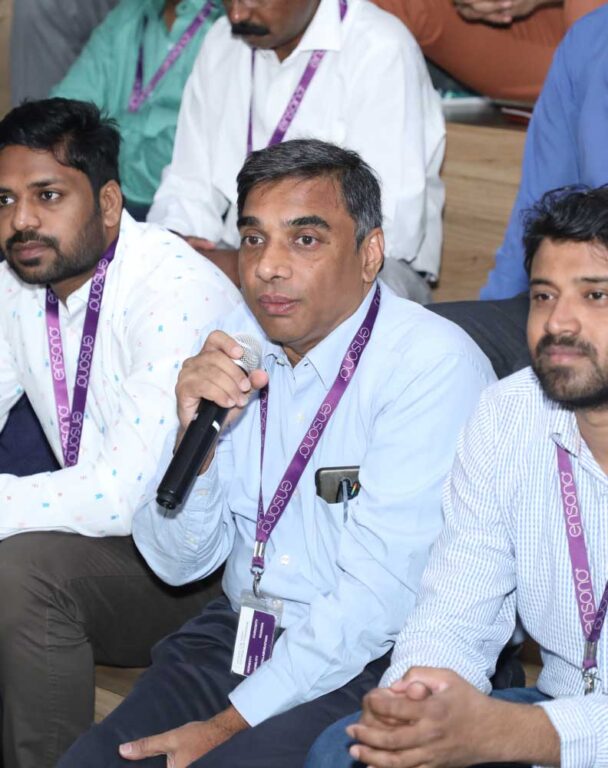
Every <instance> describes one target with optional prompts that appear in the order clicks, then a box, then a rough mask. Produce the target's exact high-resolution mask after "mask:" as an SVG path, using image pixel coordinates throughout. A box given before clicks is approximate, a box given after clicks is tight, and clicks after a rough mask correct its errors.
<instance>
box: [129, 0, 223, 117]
mask: <svg viewBox="0 0 608 768" xmlns="http://www.w3.org/2000/svg"><path fill="white" fill-rule="evenodd" d="M214 7H215V3H214V1H213V0H208V1H207V2H206V3H205V5H204V6H203V7H202V8H201V10H200V11H199V12H198V13H197V14H196V16H195V17H194V19H193V21H192V22H191V23H190V25H189V26H188V29H187V30H186V31H185V32H184V34H183V35H182V36H181V37H180V39H179V40H178V41H177V43H175V45H174V46H173V47H172V48H171V50H170V51H169V53H168V54H167V56H166V58H165V60H164V61H163V63H162V64H161V65H160V67H159V68H158V69H157V70H156V72H155V73H154V75H153V76H152V79H151V80H150V82H149V83H148V85H146V87H145V88H144V87H143V85H144V43H143V40H142V42H141V44H140V46H139V55H138V57H137V70H136V73H135V82H134V83H133V90H132V91H131V96H130V97H129V112H137V111H138V110H139V109H140V107H141V106H142V104H143V103H144V102H145V101H146V100H147V99H148V98H149V97H150V94H151V93H152V92H153V91H154V89H155V88H156V86H157V85H158V84H159V83H160V81H161V80H162V79H163V77H164V76H165V75H166V74H167V72H168V71H169V70H170V69H171V67H172V66H173V65H174V64H175V62H176V61H177V60H178V59H179V57H180V56H181V55H182V53H183V51H184V48H185V47H186V46H187V45H188V43H189V42H190V41H191V40H192V38H193V37H194V35H196V33H197V32H198V30H199V29H200V28H201V27H202V26H203V24H204V23H205V22H206V21H207V19H208V18H209V14H210V13H211V11H212V10H213V9H214ZM147 24H148V19H147V18H146V19H145V20H144V34H145V29H146V26H147Z"/></svg>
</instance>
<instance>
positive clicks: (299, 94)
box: [247, 0, 348, 156]
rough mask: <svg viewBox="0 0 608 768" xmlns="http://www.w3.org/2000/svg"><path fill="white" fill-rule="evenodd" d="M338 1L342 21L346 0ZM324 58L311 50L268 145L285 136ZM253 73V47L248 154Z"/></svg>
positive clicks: (249, 140) (250, 140)
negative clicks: (302, 72)
mask: <svg viewBox="0 0 608 768" xmlns="http://www.w3.org/2000/svg"><path fill="white" fill-rule="evenodd" d="M339 2H340V20H341V21H344V17H345V16H346V11H347V10H348V4H347V0H339ZM324 58H325V51H313V52H312V53H311V55H310V59H309V60H308V64H307V65H306V69H305V70H304V74H303V75H302V77H301V78H300V82H299V83H298V84H297V85H296V89H295V91H294V92H293V94H292V96H291V99H289V103H288V104H287V107H286V108H285V112H283V115H282V116H281V119H280V120H279V124H278V125H277V127H276V128H275V130H274V133H273V134H272V136H271V137H270V141H269V142H268V145H267V146H269V147H272V146H274V145H275V144H280V143H281V142H282V141H283V139H284V138H285V134H286V133H287V131H288V130H289V126H290V125H291V124H292V122H293V119H294V117H295V116H296V115H297V113H298V110H299V109H300V105H301V104H302V101H303V100H304V96H306V91H308V89H309V87H310V84H311V83H312V80H313V78H314V76H315V75H316V74H317V70H318V69H319V66H320V64H321V62H322V61H323V59H324ZM254 74H255V48H254V49H253V50H252V51H251V99H250V101H249V125H248V128H247V155H248V156H249V155H250V154H251V152H252V150H253V78H254Z"/></svg>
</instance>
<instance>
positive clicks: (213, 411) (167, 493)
mask: <svg viewBox="0 0 608 768" xmlns="http://www.w3.org/2000/svg"><path fill="white" fill-rule="evenodd" d="M234 340H235V341H236V343H237V344H239V346H241V347H242V348H243V355H242V357H241V358H240V360H235V361H234V363H235V365H238V366H240V367H241V368H242V369H243V370H244V371H245V373H247V374H249V373H251V372H252V371H254V370H255V369H256V368H259V367H260V362H261V359H262V345H261V344H260V342H259V340H258V339H256V337H255V336H249V335H248V334H244V333H237V334H235V336H234ZM229 410H230V409H229V408H222V407H221V406H220V405H217V404H216V403H213V402H211V401H210V400H204V399H203V400H201V401H200V403H199V406H198V410H197V412H196V416H195V417H194V418H193V419H192V421H191V422H190V424H189V425H188V428H187V429H186V431H185V433H184V437H183V439H182V441H181V443H180V444H179V445H178V447H177V450H176V451H175V453H174V454H173V458H172V459H171V463H170V464H169V466H168V467H167V471H166V472H165V475H164V477H163V479H162V480H161V482H160V485H159V486H158V490H157V491H156V501H157V503H158V504H160V505H161V507H165V508H166V509H175V508H176V507H178V506H180V505H181V504H183V502H184V499H185V498H186V496H187V495H188V493H189V491H190V488H192V485H193V484H194V481H195V480H196V477H197V475H198V473H199V470H200V468H201V464H202V463H203V462H204V461H205V459H206V458H207V454H208V453H209V451H210V450H211V447H212V446H213V443H214V441H215V438H216V437H217V436H218V434H219V431H220V429H221V428H222V424H223V423H224V419H225V418H226V415H227V414H228V411H229Z"/></svg>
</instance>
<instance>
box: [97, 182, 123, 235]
mask: <svg viewBox="0 0 608 768" xmlns="http://www.w3.org/2000/svg"><path fill="white" fill-rule="evenodd" d="M99 207H100V209H101V216H102V220H103V224H104V227H106V228H107V229H110V228H113V227H117V226H118V225H119V224H120V217H121V214H122V192H121V191H120V185H119V184H118V182H117V181H108V182H106V183H105V184H104V185H103V187H102V188H101V189H100V190H99Z"/></svg>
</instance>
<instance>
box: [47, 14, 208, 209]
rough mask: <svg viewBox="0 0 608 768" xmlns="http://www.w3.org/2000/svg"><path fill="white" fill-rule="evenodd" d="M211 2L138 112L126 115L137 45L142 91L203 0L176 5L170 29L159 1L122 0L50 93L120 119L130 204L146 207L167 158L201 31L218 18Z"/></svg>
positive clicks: (123, 170) (124, 176) (125, 186)
mask: <svg viewBox="0 0 608 768" xmlns="http://www.w3.org/2000/svg"><path fill="white" fill-rule="evenodd" d="M214 2H215V8H214V9H213V11H212V12H211V14H210V15H209V17H208V18H207V20H206V22H205V23H204V24H203V25H202V27H200V28H199V30H198V31H197V33H196V35H195V36H194V38H193V39H192V40H191V41H190V43H189V44H188V45H187V46H186V48H185V50H184V51H183V53H182V55H181V56H180V57H179V59H178V60H177V61H176V62H175V63H174V64H173V66H172V67H171V69H170V70H169V71H168V72H167V73H166V74H165V76H164V77H163V79H162V80H161V81H160V83H159V84H158V86H157V87H156V89H155V90H154V91H153V93H152V94H151V95H150V97H149V98H148V99H147V101H146V102H144V104H142V106H141V107H140V108H139V110H138V111H137V112H135V113H131V112H129V111H128V105H129V97H130V96H131V91H132V90H133V84H134V82H135V72H136V68H137V58H138V54H139V47H140V45H141V43H142V41H143V50H144V87H145V86H146V85H147V84H148V82H149V81H150V79H151V78H152V76H153V75H154V73H155V72H156V70H157V69H158V67H159V66H160V65H161V64H162V62H163V61H164V59H165V57H166V56H167V53H168V52H169V49H170V48H171V46H173V45H174V44H175V43H176V42H177V41H178V40H179V39H180V37H181V36H182V34H183V33H184V32H185V31H186V29H187V27H188V25H189V24H190V22H191V21H192V20H193V19H194V17H195V16H196V14H197V13H198V12H199V11H200V10H201V8H202V7H203V5H204V0H182V2H180V3H179V5H178V6H177V9H176V10H177V18H176V20H175V23H174V24H173V28H172V29H171V31H169V30H168V29H167V27H166V25H165V22H164V20H163V17H162V13H163V9H164V6H165V3H164V0H122V2H120V3H119V4H118V5H117V6H116V8H114V10H113V11H111V12H110V13H109V14H108V16H106V18H105V20H104V21H103V22H102V23H101V24H100V25H99V27H97V29H96V30H95V31H94V32H93V34H92V35H91V38H90V40H89V42H88V43H87V45H86V46H85V48H84V49H83V51H82V53H81V54H80V57H79V58H78V59H77V60H76V62H75V63H74V64H73V65H72V67H71V69H70V71H69V72H68V74H67V75H66V76H65V78H64V79H63V80H62V82H61V83H59V85H57V86H55V87H54V88H53V90H52V92H51V96H64V97H66V98H70V99H82V100H83V101H94V102H95V104H97V106H99V107H100V108H103V109H105V110H106V112H107V113H108V114H110V115H111V116H112V117H114V118H115V119H116V120H117V121H118V125H119V127H120V132H121V135H122V148H121V153H120V174H121V181H122V188H123V193H124V195H125V197H126V198H127V199H128V200H130V201H132V202H134V203H139V204H142V205H150V203H151V202H152V198H153V197H154V193H155V191H156V188H157V187H158V184H159V182H160V175H161V171H162V169H163V168H164V167H165V165H168V163H169V162H170V161H171V154H172V152H173V141H174V138H175V128H176V125H177V115H178V112H179V106H180V102H181V98H182V91H183V89H184V85H185V84H186V80H187V79H188V76H189V74H190V71H191V69H192V66H193V64H194V60H195V58H196V56H197V54H198V52H199V49H200V47H201V43H202V41H203V38H204V36H205V34H206V33H207V31H208V30H209V28H210V26H211V25H212V24H213V22H214V21H215V20H216V19H217V18H218V17H219V16H221V15H222V13H223V9H222V4H221V1H220V0H214ZM146 19H147V24H146V23H145V21H146Z"/></svg>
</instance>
